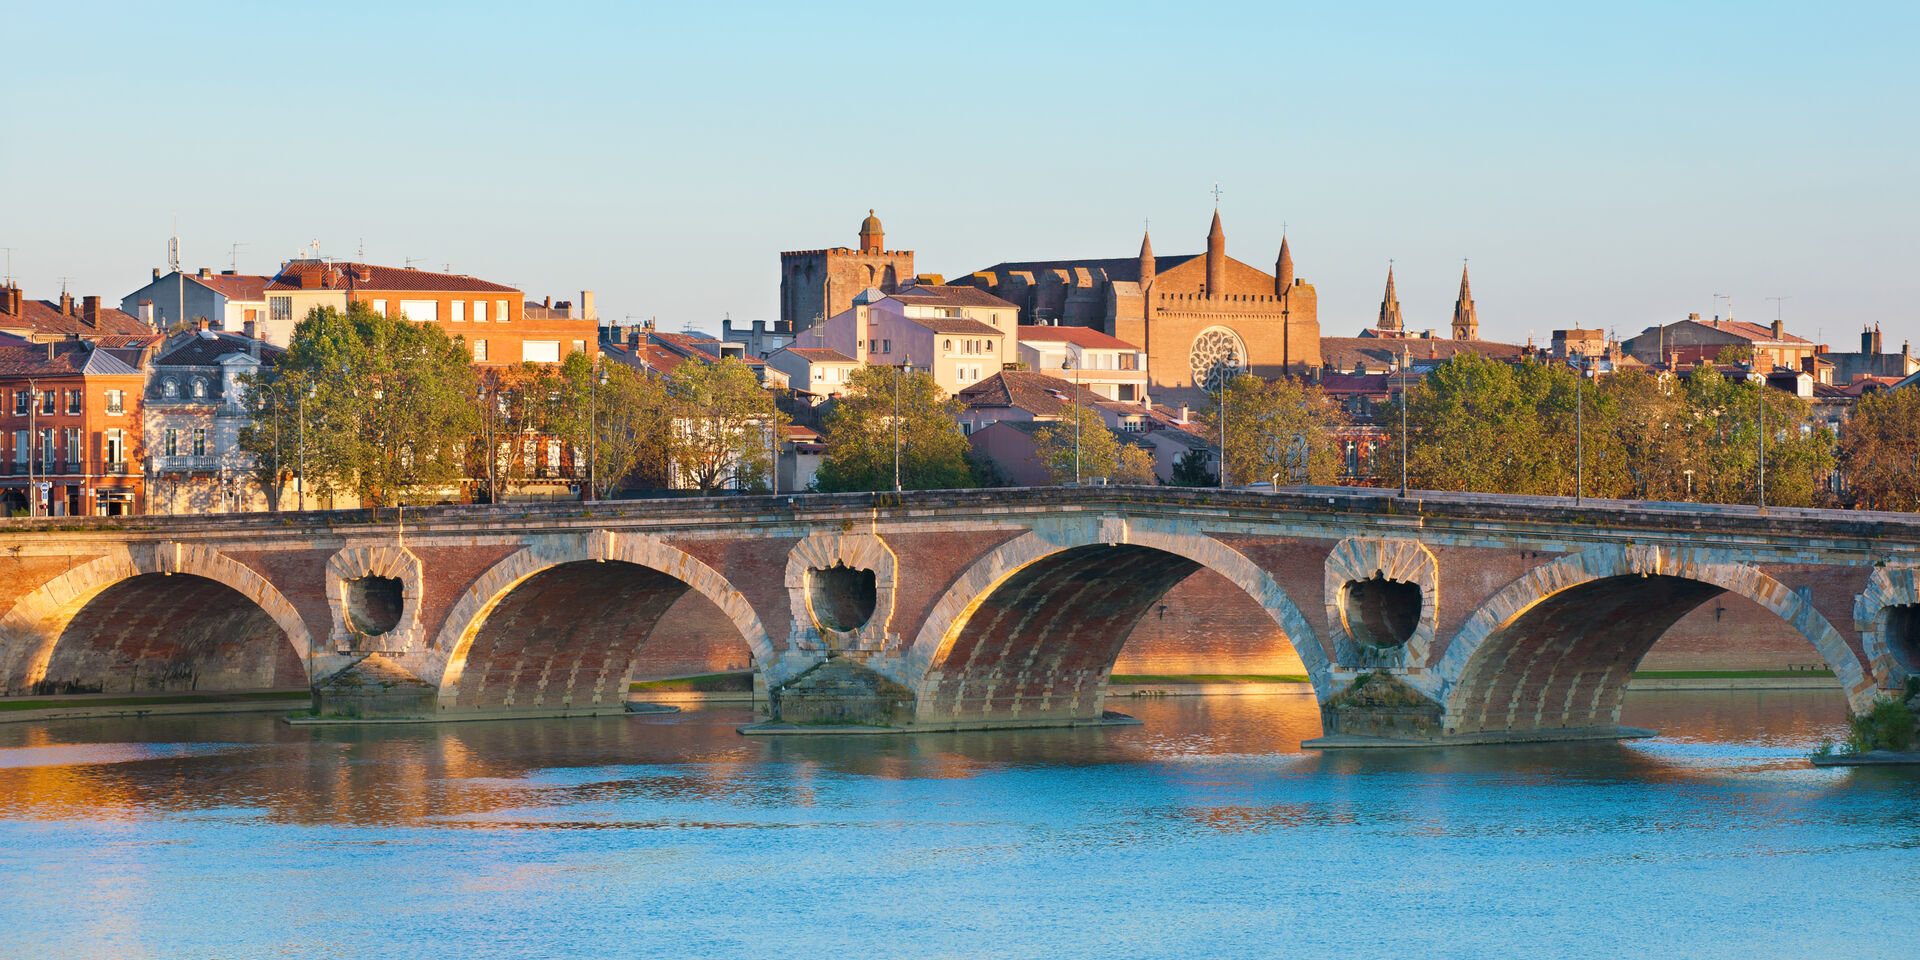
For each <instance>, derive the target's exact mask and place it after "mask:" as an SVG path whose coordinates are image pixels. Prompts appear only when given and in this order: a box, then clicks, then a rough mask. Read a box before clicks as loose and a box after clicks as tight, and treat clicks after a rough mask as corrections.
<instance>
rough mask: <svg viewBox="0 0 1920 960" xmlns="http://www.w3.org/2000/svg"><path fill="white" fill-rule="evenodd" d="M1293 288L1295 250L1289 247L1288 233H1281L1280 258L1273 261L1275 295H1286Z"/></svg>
mask: <svg viewBox="0 0 1920 960" xmlns="http://www.w3.org/2000/svg"><path fill="white" fill-rule="evenodd" d="M1292 288H1293V252H1292V251H1291V250H1288V249H1287V235H1286V234H1284V233H1283V234H1281V235H1280V259H1278V260H1275V261H1274V262H1273V295H1274V296H1276V297H1284V296H1286V295H1287V291H1288V290H1290V289H1292Z"/></svg>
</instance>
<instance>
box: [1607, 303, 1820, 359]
mask: <svg viewBox="0 0 1920 960" xmlns="http://www.w3.org/2000/svg"><path fill="white" fill-rule="evenodd" d="M1621 347H1622V348H1624V349H1625V350H1626V352H1627V353H1629V354H1632V355H1633V356H1634V358H1635V359H1637V360H1639V361H1640V362H1642V363H1646V364H1656V365H1657V364H1661V363H1665V364H1668V365H1670V366H1682V365H1686V366H1693V365H1698V364H1702V363H1713V362H1715V361H1716V360H1717V359H1718V358H1719V356H1720V352H1721V351H1722V350H1725V349H1727V348H1728V347H1739V348H1745V349H1749V350H1751V351H1753V359H1754V360H1755V361H1756V362H1758V363H1760V364H1762V365H1763V366H1765V367H1766V369H1772V368H1773V367H1786V368H1788V369H1790V370H1799V369H1801V368H1802V367H1803V366H1804V363H1803V361H1804V360H1805V359H1806V358H1808V357H1811V356H1813V355H1814V352H1815V347H1814V344H1813V341H1811V340H1808V339H1806V338H1804V337H1796V336H1794V335H1793V334H1790V333H1788V332H1786V329H1785V328H1784V327H1783V326H1782V325H1781V323H1780V322H1779V321H1778V320H1776V321H1774V323H1773V325H1772V326H1771V327H1766V326H1761V325H1760V324H1757V323H1747V322H1745V321H1742V320H1734V319H1731V318H1729V319H1725V320H1722V319H1721V318H1719V317H1714V318H1713V320H1712V322H1708V321H1704V320H1701V319H1700V315H1699V314H1697V313H1690V314H1687V319H1685V320H1681V321H1678V322H1676V323H1669V324H1666V325H1664V326H1655V327H1648V328H1647V329H1646V330H1644V331H1642V332H1641V334H1640V335H1639V336H1637V337H1634V338H1633V339H1631V340H1627V341H1625V342H1624V343H1622V344H1621Z"/></svg>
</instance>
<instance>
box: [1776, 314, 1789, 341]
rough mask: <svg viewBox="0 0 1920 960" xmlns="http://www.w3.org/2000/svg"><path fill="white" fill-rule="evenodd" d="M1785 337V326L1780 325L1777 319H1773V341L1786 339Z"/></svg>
mask: <svg viewBox="0 0 1920 960" xmlns="http://www.w3.org/2000/svg"><path fill="white" fill-rule="evenodd" d="M1786 337H1787V327H1786V324H1783V323H1781V322H1780V318H1779V317H1775V318H1773V338H1774V339H1775V340H1784V339H1786Z"/></svg>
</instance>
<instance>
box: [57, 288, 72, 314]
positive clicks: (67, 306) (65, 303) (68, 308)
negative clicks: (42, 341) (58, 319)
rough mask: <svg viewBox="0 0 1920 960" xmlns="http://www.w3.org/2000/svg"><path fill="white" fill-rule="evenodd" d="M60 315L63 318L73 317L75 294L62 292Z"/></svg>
mask: <svg viewBox="0 0 1920 960" xmlns="http://www.w3.org/2000/svg"><path fill="white" fill-rule="evenodd" d="M60 315H61V316H63V317H71V316H73V294H71V293H68V292H66V291H65V290H62V291H60Z"/></svg>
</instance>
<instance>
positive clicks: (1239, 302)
mask: <svg viewBox="0 0 1920 960" xmlns="http://www.w3.org/2000/svg"><path fill="white" fill-rule="evenodd" d="M954 283H955V284H956V285H958V284H967V285H971V286H976V287H979V288H981V289H983V290H986V291H988V292H990V293H992V294H994V295H995V296H997V297H999V298H1001V299H1003V300H1006V301H1009V302H1011V303H1013V304H1016V305H1017V306H1018V307H1019V309H1020V322H1021V323H1022V324H1028V325H1039V324H1061V325H1072V326H1085V327H1093V328H1094V329H1097V330H1099V331H1101V332H1102V333H1105V334H1108V335H1109V336H1114V337H1118V338H1120V339H1121V340H1124V341H1126V342H1128V343H1132V344H1138V345H1139V346H1141V347H1142V348H1143V349H1144V350H1145V351H1146V354H1147V368H1148V373H1149V377H1150V382H1149V390H1150V391H1151V392H1152V394H1153V395H1154V396H1155V397H1156V398H1157V397H1161V396H1163V395H1165V396H1166V397H1167V398H1169V399H1182V400H1197V399H1199V395H1200V394H1201V393H1202V392H1204V391H1205V390H1207V389H1210V388H1211V387H1213V386H1216V385H1217V384H1218V383H1219V382H1220V378H1221V377H1222V376H1223V375H1224V374H1226V373H1228V372H1251V373H1254V374H1256V375H1258V376H1262V377H1268V378H1271V377H1277V376H1280V375H1281V374H1282V373H1285V372H1289V371H1292V372H1295V373H1299V372H1303V371H1305V370H1307V369H1309V368H1312V367H1317V366H1319V365H1320V314H1319V301H1318V299H1317V296H1316V294H1315V293H1314V289H1313V285H1312V284H1309V283H1306V282H1304V281H1301V280H1299V279H1298V278H1296V277H1295V276H1294V272H1293V254H1292V252H1291V251H1290V250H1289V249H1288V246H1287V241H1286V240H1285V238H1282V239H1281V241H1280V253H1279V256H1278V258H1277V259H1276V261H1275V263H1274V272H1273V273H1267V272H1266V271H1264V270H1261V269H1259V268H1257V267H1253V266H1249V265H1247V264H1245V263H1241V262H1240V261H1238V260H1235V259H1233V258H1231V257H1229V256H1227V238H1226V232H1225V231H1224V230H1223V229H1222V228H1221V225H1220V213H1219V211H1217V210H1216V211H1215V212H1214V215H1213V225H1212V227H1211V229H1210V230H1209V231H1208V234H1207V247H1206V252H1205V253H1204V254H1185V255H1179V256H1164V257H1163V256H1156V255H1155V254H1154V252H1153V242H1152V239H1151V238H1150V237H1142V238H1141V241H1140V253H1139V255H1138V256H1137V257H1130V258H1118V259H1100V260H1044V261H1016V262H1006V263H997V264H994V265H993V266H991V267H987V268H986V269H984V270H979V271H976V272H974V273H973V274H972V275H970V276H967V277H964V278H957V279H956V280H955V281H954Z"/></svg>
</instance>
